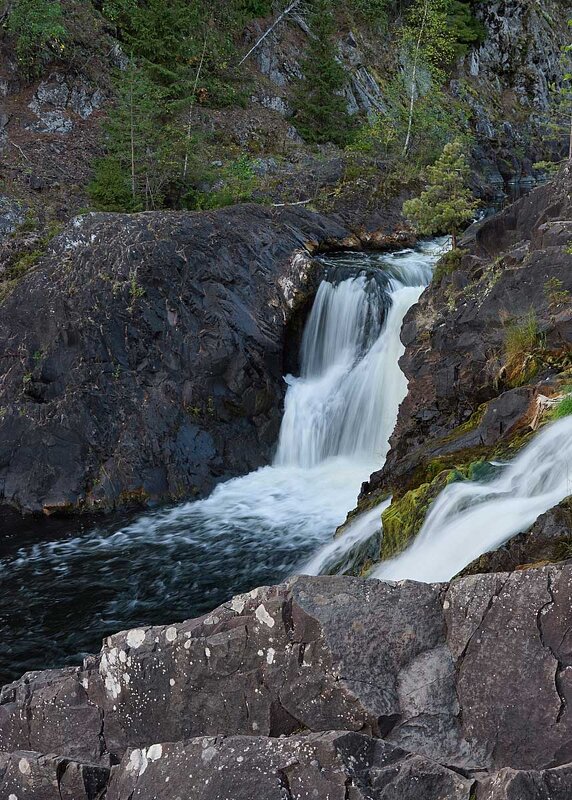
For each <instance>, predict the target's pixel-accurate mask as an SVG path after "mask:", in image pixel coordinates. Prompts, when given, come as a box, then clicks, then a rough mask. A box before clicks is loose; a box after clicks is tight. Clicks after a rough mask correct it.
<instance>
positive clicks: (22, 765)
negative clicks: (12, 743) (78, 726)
mask: <svg viewBox="0 0 572 800" xmlns="http://www.w3.org/2000/svg"><path fill="white" fill-rule="evenodd" d="M108 779H109V770H108V769H106V768H105V767H102V766H98V765H95V764H84V763H81V762H77V761H71V760H70V759H68V758H62V757H61V756H56V755H42V754H41V753H34V752H30V751H20V752H16V753H3V752H0V796H1V797H2V798H3V800H4V799H5V800H101V798H102V797H103V795H104V792H105V789H106V786H107V782H108Z"/></svg>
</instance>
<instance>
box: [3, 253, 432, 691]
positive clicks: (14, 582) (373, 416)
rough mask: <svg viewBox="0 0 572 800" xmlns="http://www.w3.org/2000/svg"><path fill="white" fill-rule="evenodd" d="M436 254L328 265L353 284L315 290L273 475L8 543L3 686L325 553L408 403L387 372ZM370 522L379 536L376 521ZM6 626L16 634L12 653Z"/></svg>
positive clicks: (398, 376) (396, 374)
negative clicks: (133, 515)
mask: <svg viewBox="0 0 572 800" xmlns="http://www.w3.org/2000/svg"><path fill="white" fill-rule="evenodd" d="M442 244H443V242H436V243H431V244H428V245H425V246H424V247H422V248H420V249H418V250H415V251H413V250H407V251H403V252H401V253H395V254H392V255H386V256H379V255H377V256H362V255H358V254H355V255H347V256H344V257H340V258H336V259H330V260H326V264H330V265H331V269H332V272H336V268H338V270H339V269H340V268H341V269H342V270H343V272H344V274H345V275H346V276H347V275H348V274H350V275H353V276H354V277H349V278H347V277H346V279H345V280H337V281H335V282H324V283H322V284H321V286H320V288H319V291H318V295H317V297H316V300H315V303H314V307H313V309H312V312H311V315H310V318H309V320H308V323H307V327H306V331H305V335H304V340H303V348H302V369H301V375H300V377H299V378H292V377H288V378H287V382H288V390H287V394H286V400H285V411H284V419H283V424H282V428H281V431H280V439H279V443H278V448H277V453H276V458H275V461H274V463H273V465H272V466H269V467H265V468H262V469H259V470H257V471H256V472H252V473H250V474H249V475H246V476H244V477H242V478H236V479H234V480H230V481H228V482H226V483H224V484H220V485H219V486H218V487H217V488H216V489H215V490H214V492H213V493H212V495H211V496H210V497H208V498H206V499H205V500H201V501H198V502H194V503H185V504H182V505H179V506H176V507H174V508H171V509H167V510H165V509H163V510H159V511H156V512H151V513H147V514H145V515H143V516H141V517H139V518H138V519H137V520H135V521H134V522H131V523H129V524H127V525H124V524H123V525H122V524H115V525H113V526H112V525H110V524H109V523H108V524H107V526H106V527H102V526H96V527H89V528H88V529H87V530H81V529H80V530H79V531H76V532H75V535H73V536H70V535H69V533H68V535H67V536H65V537H53V538H52V539H51V541H40V542H37V541H36V538H37V534H35V533H33V532H30V534H29V536H28V540H26V538H25V536H22V534H21V533H20V535H19V536H18V544H17V546H16V547H14V545H10V544H8V545H5V546H4V552H2V551H0V582H2V583H4V584H5V589H4V591H3V592H2V600H1V601H0V628H4V632H5V635H4V636H3V642H4V646H3V649H2V652H0V672H4V676H3V677H5V678H8V677H12V676H13V675H17V674H21V672H23V671H24V670H25V669H33V668H38V667H46V666H50V665H51V664H58V665H61V663H62V660H66V658H67V660H68V661H71V662H72V663H73V662H77V660H78V659H79V658H80V656H81V655H82V654H83V653H85V651H89V650H92V649H94V648H97V647H98V646H99V640H100V638H101V637H102V636H103V635H106V634H108V633H110V632H112V631H115V630H119V629H121V628H127V627H134V626H137V625H140V624H160V623H164V622H165V621H173V620H176V619H185V618H188V617H190V616H193V615H196V614H199V613H202V612H205V611H207V610H210V609H212V608H213V607H214V606H216V605H217V604H218V603H221V602H224V601H225V600H226V599H228V598H229V597H230V596H231V595H232V594H233V593H236V592H241V591H246V590H248V589H251V588H253V587H254V586H257V585H261V584H264V583H270V582H276V581H279V580H281V579H283V578H284V577H285V576H286V575H288V574H289V573H291V572H292V571H293V570H294V567H295V566H296V564H299V563H300V562H301V560H303V559H307V558H308V557H309V556H310V554H311V553H313V552H315V551H316V550H317V549H318V548H319V547H320V546H322V545H324V543H325V542H329V544H328V545H327V547H332V546H334V547H335V546H336V543H332V542H331V541H330V540H331V536H332V534H333V532H334V530H335V529H336V527H337V526H338V525H339V524H340V523H341V522H343V520H344V519H345V516H346V514H347V512H348V511H349V510H350V509H351V508H353V507H354V506H355V501H356V497H357V494H358V492H359V488H360V485H361V482H362V481H363V480H365V479H367V478H368V477H369V475H370V473H371V472H372V470H373V469H378V468H379V466H380V464H381V463H382V461H383V459H384V458H385V454H386V452H387V449H388V440H389V436H390V434H391V432H392V429H393V426H394V424H395V419H396V416H397V409H398V406H399V403H400V402H401V400H402V399H403V397H404V395H405V392H406V382H405V379H404V377H403V375H402V373H401V371H400V369H399V367H398V363H397V362H398V359H399V357H400V355H401V353H402V352H403V347H402V345H401V342H400V338H399V334H400V328H401V323H402V319H403V316H404V314H405V312H406V311H407V309H408V308H409V307H410V306H411V305H412V304H413V303H414V302H415V301H416V300H417V298H418V297H419V294H420V293H421V291H422V289H423V287H424V285H425V284H426V283H427V282H428V280H429V278H430V274H431V268H432V265H433V263H434V262H435V260H436V259H437V257H438V254H439V252H440V250H441V248H442ZM362 522H363V520H360V521H359V524H358V528H359V529H360V530H362V527H363V526H362V525H361V523H362ZM76 524H77V525H80V524H81V523H79V522H78V523H76ZM367 525H369V526H370V527H371V526H372V525H373V526H376V525H377V526H379V516H377V520H376V521H374V520H368V521H367ZM362 533H363V531H362ZM346 541H347V540H346ZM11 548H12V549H11ZM14 620H17V624H15V622H14ZM14 627H16V628H17V629H18V630H19V631H25V632H26V633H25V635H20V636H19V637H18V640H17V641H16V642H13V640H14V637H13V635H10V631H13V630H14ZM7 640H8V641H9V642H10V644H9V645H8V646H6V641H7Z"/></svg>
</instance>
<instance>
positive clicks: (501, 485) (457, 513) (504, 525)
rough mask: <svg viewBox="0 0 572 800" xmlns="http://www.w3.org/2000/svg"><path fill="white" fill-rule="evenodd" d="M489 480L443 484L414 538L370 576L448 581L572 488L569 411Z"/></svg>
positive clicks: (571, 448)
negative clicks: (400, 552) (402, 551)
mask: <svg viewBox="0 0 572 800" xmlns="http://www.w3.org/2000/svg"><path fill="white" fill-rule="evenodd" d="M500 469H501V471H500V474H499V475H498V476H497V477H496V478H495V479H494V480H492V481H491V482H490V483H485V484H483V483H475V482H473V481H461V482H458V483H452V484H450V485H449V486H447V487H446V488H445V489H444V490H443V491H442V492H441V494H440V495H439V496H438V497H437V499H436V500H435V502H434V503H433V505H432V506H431V507H430V509H429V513H428V514H427V518H426V519H425V522H424V524H423V527H422V528H421V530H420V532H419V534H418V535H417V538H416V539H415V540H414V542H413V544H412V545H411V546H410V547H409V548H408V549H407V550H406V551H405V552H404V553H402V554H401V555H400V556H398V557H397V558H394V559H392V560H391V561H387V562H385V563H383V564H381V565H380V566H379V567H378V568H377V569H376V570H375V571H374V572H373V573H372V574H371V577H373V578H380V579H385V580H402V579H405V578H410V579H412V580H419V581H425V582H428V583H432V582H437V581H448V580H450V579H451V578H452V577H453V576H454V575H456V574H457V573H458V572H459V571H460V570H462V569H463V567H465V566H467V564H470V562H471V561H473V560H474V559H475V558H478V557H479V556H480V555H481V554H482V553H485V552H487V551H489V550H495V549H496V548H497V547H499V546H500V545H501V544H503V543H504V542H506V541H507V540H508V539H510V538H511V537H512V536H515V535H516V534H517V533H521V532H522V531H525V530H526V529H527V528H528V527H530V525H532V524H533V522H534V521H535V520H536V519H537V518H538V517H539V516H540V514H543V513H544V512H545V511H548V509H549V508H552V507H553V506H555V505H556V504H557V503H559V502H560V501H561V500H563V499H564V498H565V497H567V496H568V495H570V494H572V416H570V417H565V418H564V419H562V420H559V421H558V422H554V423H552V424H550V425H548V426H547V427H546V428H545V429H543V430H542V431H541V432H540V433H539V434H538V435H537V437H536V438H535V439H534V440H533V441H532V442H531V444H529V445H528V446H527V447H526V448H525V449H524V450H523V451H522V452H521V453H520V454H519V455H518V456H517V457H516V458H515V459H514V461H513V462H511V463H510V464H506V465H504V466H502V467H501V468H500Z"/></svg>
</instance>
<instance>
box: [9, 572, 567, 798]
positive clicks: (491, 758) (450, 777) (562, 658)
mask: <svg viewBox="0 0 572 800" xmlns="http://www.w3.org/2000/svg"><path fill="white" fill-rule="evenodd" d="M571 603H572V567H571V566H568V565H562V566H560V565H557V566H551V567H544V568H540V569H531V570H525V571H520V572H518V571H517V572H513V573H496V574H487V575H475V576H469V577H466V578H461V579H458V580H455V581H453V582H452V583H451V584H449V585H445V584H444V585H434V586H431V585H427V584H419V583H414V582H404V583H400V584H391V583H382V582H378V581H365V580H362V579H357V578H347V577H337V578H334V577H320V578H296V579H292V580H291V581H289V582H287V583H286V584H283V585H280V586H276V587H269V588H262V589H258V590H254V591H253V592H250V593H249V594H247V595H242V596H238V597H235V598H234V599H233V600H232V601H231V602H229V603H227V604H225V605H223V606H221V607H220V608H218V609H216V610H215V611H213V612H212V613H211V614H209V615H207V616H205V617H201V618H199V619H195V620H190V621H188V622H184V623H180V624H176V625H171V626H164V627H154V628H140V629H135V630H131V631H125V632H123V633H118V634H116V635H115V636H111V637H109V638H108V639H106V640H105V642H104V646H103V649H102V651H101V653H100V654H99V655H98V656H97V657H89V658H88V659H87V660H86V661H85V663H84V665H83V667H81V668H77V669H67V670H51V671H49V672H46V673H41V672H40V673H28V674H27V675H25V676H24V677H23V678H22V679H21V680H20V681H16V682H15V683H14V684H10V685H8V686H6V687H4V689H3V690H2V694H1V696H0V749H1V750H2V751H5V752H12V753H13V752H19V751H21V750H27V751H35V752H38V753H39V752H41V753H54V752H55V753H57V754H58V756H60V757H63V758H66V759H70V760H72V761H74V762H77V763H87V764H99V765H101V766H102V767H103V768H107V767H109V765H110V764H117V763H118V762H119V761H121V766H119V768H116V769H115V772H114V777H113V779H112V781H111V784H110V789H109V792H108V798H109V797H111V798H113V799H114V800H123V798H129V797H130V796H131V793H132V792H133V793H134V794H133V795H132V796H133V797H134V798H135V797H140V798H151V797H155V796H161V797H165V798H171V797H173V798H174V797H177V796H178V794H177V792H183V790H184V791H191V789H192V787H193V786H194V784H193V783H192V781H193V780H194V781H200V782H201V785H202V786H203V787H204V788H203V789H202V791H203V792H204V793H203V794H198V795H196V796H198V797H204V798H210V797H213V798H214V797H225V796H226V795H225V792H228V791H229V790H230V788H229V787H232V786H233V785H234V786H235V787H236V786H240V787H242V786H243V787H244V790H243V789H240V791H244V792H245V793H244V794H240V793H238V794H237V795H235V796H236V797H238V798H240V797H243V796H244V797H245V798H246V797H248V796H249V795H248V793H247V792H248V791H251V788H250V787H251V786H252V781H253V780H255V779H256V776H258V779H259V780H260V791H261V792H262V795H261V796H263V797H266V796H268V797H281V795H280V791H281V789H286V788H287V787H288V786H289V787H290V791H291V796H292V797H296V796H301V797H304V796H318V797H327V796H333V797H336V796H337V794H336V792H340V797H341V798H345V797H348V796H349V797H362V796H363V797H370V796H371V797H374V798H377V797H380V798H389V797H395V798H397V797H399V798H408V797H412V798H413V797H424V798H425V797H428V798H433V797H435V798H443V799H444V798H445V797H447V798H449V797H459V798H465V797H466V798H467V799H468V797H470V796H471V795H470V792H471V791H474V786H473V785H474V782H475V781H477V782H478V784H479V785H478V791H479V792H480V794H477V797H479V800H480V798H481V797H486V798H487V800H495V799H496V798H499V799H502V800H509V799H510V800H512V798H513V797H515V798H516V796H517V795H515V794H514V791H516V789H515V788H514V787H515V786H519V785H520V783H519V782H523V781H524V783H523V784H522V785H523V786H528V785H530V786H531V787H533V789H534V791H536V792H537V794H530V797H531V798H536V797H538V798H539V800H542V799H543V798H544V797H545V796H546V797H547V798H548V797H552V796H551V795H550V794H548V795H546V794H542V792H543V791H545V789H544V788H543V787H545V786H548V787H550V786H552V785H554V786H559V787H566V790H567V791H572V778H571V777H570V772H569V769H568V768H567V767H566V765H567V764H569V763H570V762H571V761H572V744H571V743H572V721H571V718H570V711H569V707H570V706H569V702H570V699H571V686H572V683H571V682H570V675H569V673H570V670H571V669H572V645H571V642H570V641H569V639H570V635H569V609H570V605H571ZM507 631H510V636H507ZM531 697H534V703H531ZM205 737H214V738H205ZM225 737H229V738H225ZM277 737H278V738H277ZM280 737H282V738H280ZM284 737H286V738H284ZM403 751H406V752H403ZM205 754H206V755H205ZM241 759H242V760H241ZM314 761H316V762H317V763H318V764H320V765H321V766H320V769H317V767H316V764H314V763H312V762H314ZM213 765H216V769H214V767H213ZM219 767H220V769H219ZM451 769H453V770H454V771H453V772H451V771H450V770H451ZM499 770H501V771H502V772H501V773H499V775H497V774H496V773H497V772H498V771H499ZM543 771H544V772H543ZM189 773H191V774H192V778H189V777H188V776H189ZM284 774H285V775H286V778H287V779H288V782H287V784H285V783H284V782H282V783H280V780H282V781H283V780H284ZM281 776H282V777H281ZM203 777H204V778H205V780H204V781H203V779H202V778H203ZM206 777H209V783H206ZM166 778H169V781H166ZM495 781H496V782H495ZM527 781H528V783H526V782H527ZM171 782H172V785H170V786H169V787H168V788H166V789H164V790H163V791H165V792H166V793H165V794H161V793H160V792H159V790H158V787H159V786H160V785H161V786H165V784H166V783H168V784H171ZM551 782H552V783H551ZM197 785H198V784H197ZM415 785H417V786H418V787H423V791H424V792H425V793H422V794H417V795H415V794H414V793H411V792H413V787H414V786H415ZM294 786H298V787H299V790H296V791H299V793H298V794H296V792H295V791H294V788H293V787H294ZM344 786H346V787H347V786H351V787H352V791H354V792H355V793H354V794H349V795H347V794H344V793H343V792H344ZM324 787H330V788H329V789H328V791H331V792H333V794H331V795H328V794H327V791H326V789H325V788H324ZM314 789H316V790H317V791H318V794H317V795H312V794H311V791H313V790H314ZM560 790H562V791H565V789H564V788H562V789H558V791H560ZM236 791H239V790H238V789H236ZM523 791H524V790H523ZM527 791H529V789H528V788H527ZM530 791H532V789H530ZM546 791H548V790H546ZM217 792H218V794H217ZM264 792H266V794H264ZM272 792H274V794H273V793H272ZM304 792H307V795H306V794H304ZM359 792H362V794H360V793H359ZM367 792H369V793H370V794H368V793H367ZM376 792H377V794H376ZM408 792H409V794H408ZM483 792H485V794H483ZM511 792H513V794H511ZM538 792H540V794H538ZM183 793H184V792H183ZM191 794H192V791H191ZM31 796H33V797H38V798H42V799H43V795H31ZM193 796H195V795H194V794H193ZM284 796H290V795H287V794H286V795H284ZM528 796H529V795H526V794H523V797H528ZM559 796H560V795H555V797H559ZM562 796H563V797H564V796H565V795H562Z"/></svg>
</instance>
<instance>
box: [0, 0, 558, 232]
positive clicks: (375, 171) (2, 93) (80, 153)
mask: <svg viewBox="0 0 572 800" xmlns="http://www.w3.org/2000/svg"><path fill="white" fill-rule="evenodd" d="M98 8H99V7H98V4H94V5H93V6H92V5H91V4H90V3H79V4H77V3H73V2H68V0H65V2H64V11H65V15H66V23H67V26H68V28H69V36H70V41H69V43H68V49H69V50H70V51H71V53H72V55H71V56H70V58H69V60H66V59H64V60H63V61H61V62H60V61H58V59H55V60H54V59H52V60H48V61H46V62H45V63H43V64H42V66H41V69H40V71H39V74H36V75H34V76H32V77H30V76H28V75H26V73H25V72H24V71H23V70H22V69H21V67H20V66H19V65H18V60H17V57H16V52H15V49H14V42H13V40H12V39H11V38H10V37H9V36H8V35H7V34H6V32H5V31H4V30H3V32H2V38H1V39H0V53H1V56H2V58H1V59H0V98H1V104H0V152H1V153H2V167H1V172H0V177H1V178H2V179H3V186H4V188H3V190H2V196H1V197H0V234H3V233H6V232H10V231H14V230H15V228H16V227H17V226H18V224H21V223H22V222H23V221H24V220H25V219H26V215H28V216H30V215H31V216H32V217H34V218H35V219H36V220H37V223H36V224H39V225H40V226H43V225H44V223H45V221H46V220H53V219H57V220H59V221H67V220H68V219H69V218H70V216H72V215H73V214H74V213H76V212H77V211H78V210H81V209H83V208H85V206H86V205H87V204H88V202H89V201H88V198H87V196H86V187H87V184H88V183H89V181H90V179H91V177H92V176H93V170H94V162H95V160H96V159H97V158H98V157H99V156H101V155H102V153H103V152H104V149H105V132H104V128H103V127H102V124H103V123H104V122H105V119H106V117H107V115H108V113H109V110H110V108H111V107H112V103H113V96H114V89H113V80H112V75H113V72H114V71H116V70H117V69H119V68H121V67H124V66H125V61H126V58H125V54H124V53H123V52H122V49H121V44H120V42H118V41H117V40H116V39H115V38H114V37H113V35H112V32H113V26H110V24H109V22H107V21H106V20H105V19H104V17H102V15H101V14H100V12H99V10H98ZM392 9H393V10H392V11H391V15H392V18H391V25H390V26H389V30H388V31H386V32H385V33H383V32H380V28H379V26H378V25H377V26H376V25H374V24H372V23H371V22H370V23H369V24H368V23H366V22H364V21H363V20H361V21H360V19H359V18H356V19H348V17H347V16H346V15H345V14H343V13H341V14H340V15H339V18H338V20H337V32H336V41H335V45H336V46H337V50H338V58H339V60H340V63H341V64H342V66H343V68H344V70H345V74H346V85H345V89H344V94H345V97H346V101H347V108H348V112H349V113H350V114H351V115H352V116H354V117H355V118H358V117H359V118H360V119H362V120H364V119H366V118H367V116H368V115H369V116H370V118H371V117H372V116H374V115H376V114H381V116H382V118H383V115H384V114H385V113H386V111H387V102H388V93H389V92H390V88H389V82H390V77H391V75H393V74H400V71H403V68H404V66H403V58H404V56H403V53H401V52H400V51H399V49H398V46H397V44H396V42H397V39H396V37H395V36H394V35H393V31H394V29H398V28H399V26H400V24H401V23H402V9H401V7H400V6H398V7H397V8H393V7H392ZM475 14H476V16H477V18H478V19H479V20H480V22H481V23H482V25H483V31H484V38H483V41H482V43H479V44H477V45H475V46H474V47H473V48H472V49H471V50H470V51H469V52H468V53H467V55H466V56H464V57H463V58H462V59H460V60H459V62H458V63H457V64H456V66H455V68H454V70H453V72H452V74H451V76H450V79H448V82H447V84H446V86H445V90H446V94H447V96H448V97H450V98H453V99H455V100H457V101H459V102H461V104H462V105H463V108H464V109H465V111H464V113H465V117H466V119H465V123H464V124H465V126H468V127H469V128H470V129H471V131H473V132H475V133H476V134H477V140H478V143H477V144H476V145H475V149H474V156H475V161H474V163H475V167H476V169H477V172H478V174H479V176H480V183H481V190H482V189H483V187H485V190H486V191H494V187H496V188H500V189H502V187H503V185H505V188H506V182H507V181H510V180H513V181H514V180H520V179H523V178H525V179H531V178H533V177H534V175H535V173H534V170H533V167H532V164H533V162H534V160H535V159H536V158H537V157H538V156H539V155H540V151H541V150H542V142H541V141H540V140H539V139H538V130H539V129H538V122H539V115H541V114H542V113H543V112H545V111H546V107H547V103H548V96H549V86H550V85H551V84H552V83H556V84H558V82H559V81H560V79H561V75H562V64H561V63H560V53H561V47H562V45H563V44H565V42H566V22H567V19H568V17H570V15H571V14H572V6H571V5H570V4H569V3H562V2H557V0H549V1H548V2H544V3H543V4H542V7H541V6H539V5H538V4H537V3H534V2H532V0H527V1H526V2H516V0H509V2H503V3H499V2H492V1H491V2H484V3H478V4H476V5H475ZM273 19H274V17H269V18H260V19H257V20H254V21H252V22H251V23H250V24H249V25H248V26H247V27H246V29H245V30H243V31H235V32H233V33H234V34H235V35H236V47H237V52H242V51H243V50H244V51H246V49H247V48H248V47H249V46H251V45H253V44H254V43H255V42H256V41H257V39H258V38H259V37H260V36H261V35H262V33H264V32H265V31H266V30H267V29H268V27H269V26H270V25H271V23H272V21H273ZM87 31H89V35H88V34H87ZM308 35H309V32H308V27H307V24H306V22H305V18H304V16H303V15H302V14H300V13H293V14H291V15H288V16H287V17H286V19H285V20H284V22H282V23H281V24H280V25H278V26H277V27H276V28H275V29H274V30H273V31H272V33H271V34H270V35H269V36H267V37H266V38H265V39H264V42H263V44H262V45H261V46H259V47H258V48H257V49H256V50H255V52H254V54H253V55H252V57H250V58H249V59H248V60H247V61H246V62H245V63H244V64H243V65H241V67H240V70H239V71H240V75H241V76H242V79H243V80H244V81H245V82H246V85H247V86H248V90H247V92H246V94H247V99H246V100H245V105H242V106H241V105H236V106H234V107H223V108H209V107H208V104H207V105H206V106H204V107H203V106H202V105H201V106H200V107H198V108H197V113H196V118H195V125H196V128H197V133H198V134H200V135H204V136H207V137H208V136H211V135H212V134H213V133H214V132H216V147H215V148H214V149H213V148H211V149H209V150H208V152H207V151H205V157H206V158H211V159H214V160H215V162H216V163H220V162H219V160H220V159H221V158H222V159H223V160H225V159H227V158H229V157H231V156H232V154H236V151H237V148H239V149H240V152H242V153H248V154H249V155H250V156H251V157H252V158H253V159H254V161H255V162H256V163H255V169H256V170H257V171H258V173H259V175H260V176H261V178H262V181H261V182H262V188H261V192H260V194H261V196H262V197H264V199H265V200H266V201H267V202H268V201H270V202H272V201H277V202H282V201H283V200H284V199H285V197H287V198H288V199H290V200H304V201H307V202H311V203H313V204H314V205H315V206H316V207H317V208H318V209H319V210H329V211H332V210H334V211H336V212H337V213H339V214H341V215H342V216H343V218H344V220H345V221H346V223H351V224H353V225H354V227H359V226H360V225H366V226H367V225H369V226H370V227H373V228H375V227H376V226H377V225H378V224H379V222H380V219H382V218H383V216H384V215H385V214H386V213H387V196H386V195H387V191H388V190H387V188H386V187H384V186H383V180H380V176H381V177H382V173H383V172H384V169H385V165H384V164H383V163H382V162H379V163H375V164H371V163H369V162H368V163H367V164H365V165H364V164H361V165H360V164H359V163H358V164H357V166H356V164H352V165H350V166H348V163H347V158H346V155H345V154H344V152H343V151H341V150H339V149H338V148H335V147H333V146H329V147H322V148H318V149H316V148H314V147H311V146H309V145H308V144H306V143H304V142H303V140H302V139H301V138H300V136H299V134H298V132H297V131H296V128H295V120H294V119H293V118H292V110H293V105H292V95H293V89H294V87H295V84H296V81H297V80H298V78H299V76H300V75H301V64H302V62H303V56H304V52H305V49H306V47H307V43H308ZM422 84H423V82H422V81H421V82H420V87H419V88H420V90H426V89H427V86H426V85H424V84H423V85H422ZM356 177H358V178H359V181H358V183H357V184H356V181H355V179H356ZM486 187H488V189H486ZM491 187H493V188H491ZM203 188H204V187H203ZM389 191H390V194H391V193H393V194H395V193H397V194H399V191H398V190H397V192H396V187H391V188H390V190H389Z"/></svg>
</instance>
